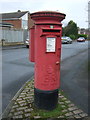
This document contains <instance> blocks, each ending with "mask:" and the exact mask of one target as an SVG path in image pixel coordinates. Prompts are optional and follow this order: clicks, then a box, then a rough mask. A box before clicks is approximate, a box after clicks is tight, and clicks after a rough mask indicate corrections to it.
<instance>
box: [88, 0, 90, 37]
mask: <svg viewBox="0 0 90 120" xmlns="http://www.w3.org/2000/svg"><path fill="white" fill-rule="evenodd" d="M88 39H90V1H89V2H88Z"/></svg>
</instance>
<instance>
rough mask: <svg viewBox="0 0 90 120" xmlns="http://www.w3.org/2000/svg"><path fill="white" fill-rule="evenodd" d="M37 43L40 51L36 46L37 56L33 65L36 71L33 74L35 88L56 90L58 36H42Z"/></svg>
mask: <svg viewBox="0 0 90 120" xmlns="http://www.w3.org/2000/svg"><path fill="white" fill-rule="evenodd" d="M38 42H40V46H41V47H42V50H41V47H40V46H37V48H38V49H37V51H39V54H37V58H36V59H37V62H36V65H35V66H36V67H35V70H36V71H38V72H37V73H36V74H35V77H36V78H35V80H36V81H35V88H38V89H41V90H55V89H58V88H59V86H60V52H61V41H60V36H59V37H57V36H55V35H49V36H42V37H41V39H40V41H39V40H38ZM37 51H36V52H37ZM38 73H39V74H38ZM38 79H39V81H38Z"/></svg>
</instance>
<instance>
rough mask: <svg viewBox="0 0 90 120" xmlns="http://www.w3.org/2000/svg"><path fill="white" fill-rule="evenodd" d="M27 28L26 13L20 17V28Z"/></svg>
mask: <svg viewBox="0 0 90 120" xmlns="http://www.w3.org/2000/svg"><path fill="white" fill-rule="evenodd" d="M27 28H28V13H26V14H25V15H24V16H23V17H22V29H27Z"/></svg>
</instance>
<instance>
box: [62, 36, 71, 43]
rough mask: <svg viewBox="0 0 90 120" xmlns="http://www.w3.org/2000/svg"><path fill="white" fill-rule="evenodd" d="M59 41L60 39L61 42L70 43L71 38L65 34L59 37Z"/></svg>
mask: <svg viewBox="0 0 90 120" xmlns="http://www.w3.org/2000/svg"><path fill="white" fill-rule="evenodd" d="M61 41H62V44H71V43H72V39H71V38H70V37H67V36H63V37H61Z"/></svg>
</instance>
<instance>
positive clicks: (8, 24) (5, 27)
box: [0, 22, 13, 29]
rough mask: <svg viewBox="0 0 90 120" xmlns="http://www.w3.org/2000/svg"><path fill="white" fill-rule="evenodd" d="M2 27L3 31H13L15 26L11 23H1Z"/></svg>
mask: <svg viewBox="0 0 90 120" xmlns="http://www.w3.org/2000/svg"><path fill="white" fill-rule="evenodd" d="M0 27H1V28H2V29H11V28H13V25H12V24H10V23H5V22H1V23H0Z"/></svg>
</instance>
